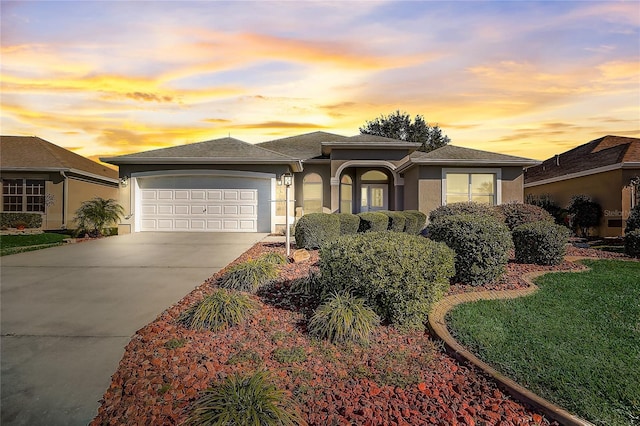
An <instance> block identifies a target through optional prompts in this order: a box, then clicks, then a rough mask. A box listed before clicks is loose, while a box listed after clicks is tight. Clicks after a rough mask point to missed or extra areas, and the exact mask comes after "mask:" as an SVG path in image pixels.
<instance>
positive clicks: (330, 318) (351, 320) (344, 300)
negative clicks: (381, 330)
mask: <svg viewBox="0 0 640 426" xmlns="http://www.w3.org/2000/svg"><path fill="white" fill-rule="evenodd" d="M378 324H380V318H379V317H378V315H376V313H375V312H374V311H373V310H372V309H371V308H369V307H367V306H366V305H365V301H364V299H360V298H357V297H354V296H351V295H350V294H332V295H331V296H330V297H329V298H328V299H327V300H326V301H325V302H324V303H322V304H321V305H320V306H318V308H317V309H316V310H315V312H314V313H313V316H311V319H310V320H309V326H308V329H309V334H310V335H311V336H313V337H317V338H319V339H327V340H329V341H330V342H332V343H360V344H367V343H369V339H370V337H371V334H372V333H373V331H374V330H375V328H376V327H377V326H378Z"/></svg>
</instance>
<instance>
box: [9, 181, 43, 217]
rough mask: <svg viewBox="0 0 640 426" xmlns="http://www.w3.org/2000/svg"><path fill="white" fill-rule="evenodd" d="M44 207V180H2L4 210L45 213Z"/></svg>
mask: <svg viewBox="0 0 640 426" xmlns="http://www.w3.org/2000/svg"><path fill="white" fill-rule="evenodd" d="M44 207H45V197H44V180H36V179H3V180H2V210H3V211H5V212H34V213H44Z"/></svg>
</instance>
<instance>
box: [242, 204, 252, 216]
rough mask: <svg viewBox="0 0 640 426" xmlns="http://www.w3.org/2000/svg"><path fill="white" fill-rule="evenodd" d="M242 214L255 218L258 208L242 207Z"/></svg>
mask: <svg viewBox="0 0 640 426" xmlns="http://www.w3.org/2000/svg"><path fill="white" fill-rule="evenodd" d="M240 214H241V215H243V216H254V215H256V207H255V206H247V205H243V206H240Z"/></svg>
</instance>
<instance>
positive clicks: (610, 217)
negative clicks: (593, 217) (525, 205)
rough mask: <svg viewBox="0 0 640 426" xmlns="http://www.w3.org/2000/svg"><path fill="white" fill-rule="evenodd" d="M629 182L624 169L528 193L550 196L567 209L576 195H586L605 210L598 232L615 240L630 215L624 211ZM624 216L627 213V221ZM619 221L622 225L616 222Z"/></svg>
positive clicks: (552, 185) (533, 188) (546, 185)
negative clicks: (624, 175)
mask: <svg viewBox="0 0 640 426" xmlns="http://www.w3.org/2000/svg"><path fill="white" fill-rule="evenodd" d="M627 183H628V180H627V181H624V182H623V176H622V170H621V169H620V170H612V171H609V172H605V173H597V174H594V175H589V176H583V177H580V178H574V179H568V180H563V181H560V182H553V183H548V184H545V185H538V186H532V187H528V188H525V190H524V192H525V196H527V195H528V194H532V195H545V194H549V195H551V198H552V199H553V201H555V202H556V203H557V204H558V205H560V207H562V208H567V206H568V205H569V202H570V201H571V197H573V196H574V195H578V194H586V195H588V196H590V197H591V198H592V199H593V200H594V201H596V202H597V203H599V204H600V205H601V206H602V210H603V217H602V220H601V222H600V226H599V227H598V229H597V230H595V233H596V234H597V235H599V236H601V237H614V236H620V235H622V232H623V230H624V221H623V219H626V217H628V212H623V205H622V197H623V195H622V194H623V187H624V186H625V185H626V184H627ZM627 197H628V195H627ZM622 213H626V215H625V217H624V218H623V217H622V216H623V214H622ZM616 221H618V222H617V223H616ZM610 224H615V225H619V224H621V226H608V225H610Z"/></svg>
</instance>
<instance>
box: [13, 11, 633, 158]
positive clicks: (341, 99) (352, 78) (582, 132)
mask: <svg viewBox="0 0 640 426" xmlns="http://www.w3.org/2000/svg"><path fill="white" fill-rule="evenodd" d="M1 5H2V10H1V19H2V22H1V25H2V33H1V43H2V56H1V71H0V72H1V75H0V80H1V108H2V109H1V122H0V126H1V132H2V134H3V135H36V136H39V137H41V138H43V139H46V140H48V141H50V142H53V143H55V144H58V145H60V146H63V147H65V148H68V149H71V150H73V151H74V152H77V153H79V154H81V155H85V156H87V157H90V158H93V159H96V158H97V157H100V156H112V155H118V154H125V153H130V152H137V151H143V150H148V149H154V148H161V147H167V146H174V145H179V144H185V143H190V142H200V141H204V140H209V139H215V138H219V137H225V136H227V135H229V134H230V135H231V136H232V137H235V138H238V139H241V140H245V141H247V142H260V141H266V140H270V139H276V138H279V137H284V136H290V135H294V134H300V133H307V132H312V131H316V130H323V131H328V132H334V133H338V134H343V135H347V136H348V135H354V134H357V133H358V128H359V127H360V126H362V125H363V124H364V122H365V121H366V120H371V119H373V118H375V117H377V116H379V115H380V114H388V113H391V112H393V111H394V110H396V109H399V110H401V111H406V112H407V113H409V114H411V115H412V116H413V115H415V114H420V115H423V116H424V118H425V119H426V120H427V121H428V122H429V123H431V124H438V125H439V126H440V127H441V128H442V129H443V130H444V132H445V133H446V134H447V135H448V136H449V137H450V138H451V140H452V143H453V144H454V145H458V146H464V147H470V148H476V149H485V150H491V151H495V152H501V153H505V154H513V155H519V156H524V157H530V158H536V159H544V158H547V157H550V156H551V155H553V154H555V153H559V152H563V151H566V150H567V149H570V148H572V147H574V146H576V145H580V144H583V143H585V142H588V141H590V140H592V139H595V138H598V137H600V136H604V135H607V134H614V135H620V136H636V137H640V2H638V1H635V0H632V1H577V2H571V1H546V2H523V1H471V2H461V1H449V2H444V1H443V2H431V1H425V2H417V1H411V2H374V1H342V2H306V1H303V2H290V1H285V2H270V1H260V2H244V1H236V2H205V1H200V2H188V1H163V2H152V1H111V2H107V1H100V2H97V1H96V2H89V1H84V2H62V1H46V2H35V1H19V2H11V1H2V3H1Z"/></svg>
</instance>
